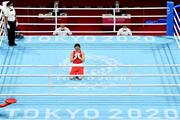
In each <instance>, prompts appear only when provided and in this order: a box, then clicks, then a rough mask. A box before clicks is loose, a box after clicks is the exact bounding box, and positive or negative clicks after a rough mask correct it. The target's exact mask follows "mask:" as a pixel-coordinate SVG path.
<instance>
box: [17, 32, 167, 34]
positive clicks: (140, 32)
mask: <svg viewBox="0 0 180 120" xmlns="http://www.w3.org/2000/svg"><path fill="white" fill-rule="evenodd" d="M16 32H21V33H53V32H54V31H16ZM71 32H72V33H117V32H118V31H71ZM132 33H149V34H150V33H166V31H132Z"/></svg>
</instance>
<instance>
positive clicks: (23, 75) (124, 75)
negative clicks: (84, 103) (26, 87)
mask: <svg viewBox="0 0 180 120" xmlns="http://www.w3.org/2000/svg"><path fill="white" fill-rule="evenodd" d="M76 76H77V75H59V74H51V75H48V74H0V77H76ZM78 76H79V77H180V74H132V75H130V74H112V75H78Z"/></svg>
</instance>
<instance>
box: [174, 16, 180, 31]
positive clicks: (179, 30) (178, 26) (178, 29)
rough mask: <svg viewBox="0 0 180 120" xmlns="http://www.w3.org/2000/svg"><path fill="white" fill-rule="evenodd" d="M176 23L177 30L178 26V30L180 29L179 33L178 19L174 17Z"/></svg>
mask: <svg viewBox="0 0 180 120" xmlns="http://www.w3.org/2000/svg"><path fill="white" fill-rule="evenodd" d="M174 21H175V25H174V27H175V28H176V26H177V28H178V31H179V32H180V26H179V24H178V22H177V20H176V18H175V17H174ZM179 23H180V22H179Z"/></svg>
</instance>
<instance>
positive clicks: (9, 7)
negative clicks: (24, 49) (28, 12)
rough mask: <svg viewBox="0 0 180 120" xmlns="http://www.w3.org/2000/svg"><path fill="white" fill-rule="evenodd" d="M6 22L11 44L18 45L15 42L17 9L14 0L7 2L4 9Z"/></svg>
mask: <svg viewBox="0 0 180 120" xmlns="http://www.w3.org/2000/svg"><path fill="white" fill-rule="evenodd" d="M4 15H5V23H6V25H7V29H8V40H9V46H16V43H15V30H16V26H17V19H16V11H15V9H14V7H13V3H12V2H10V1H9V2H8V3H7V4H6V10H5V11H4Z"/></svg>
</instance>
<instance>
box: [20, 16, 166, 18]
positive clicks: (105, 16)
mask: <svg viewBox="0 0 180 120" xmlns="http://www.w3.org/2000/svg"><path fill="white" fill-rule="evenodd" d="M18 17H20V18H26V17H28V18H56V17H57V18H114V16H69V15H68V16H39V15H17V18H18ZM133 17H134V18H143V17H144V18H149V17H150V18H152V17H155V18H157V17H158V18H166V17H167V15H138V16H136V15H132V16H131V15H130V16H115V18H133Z"/></svg>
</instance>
